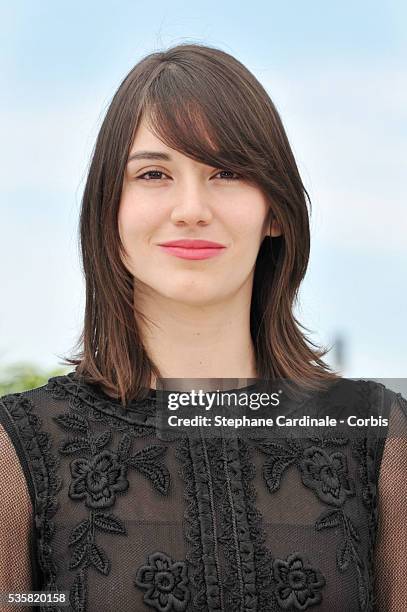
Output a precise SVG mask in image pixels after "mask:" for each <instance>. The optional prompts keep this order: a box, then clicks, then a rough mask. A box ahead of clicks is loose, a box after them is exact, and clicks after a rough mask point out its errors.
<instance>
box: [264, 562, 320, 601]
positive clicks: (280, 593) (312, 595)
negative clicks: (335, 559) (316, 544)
mask: <svg viewBox="0 0 407 612" xmlns="http://www.w3.org/2000/svg"><path fill="white" fill-rule="evenodd" d="M273 569H274V577H275V579H276V580H277V583H278V584H277V588H276V592H277V599H278V603H279V604H280V606H281V607H282V608H284V609H285V610H286V609H288V608H291V607H294V608H296V609H297V610H306V609H307V608H309V607H310V606H315V605H316V604H319V603H320V601H321V599H322V597H321V593H320V590H321V588H322V587H323V586H324V585H325V578H324V576H323V575H322V574H321V572H320V571H319V570H317V569H315V568H313V567H311V566H310V565H309V562H308V560H307V559H306V557H305V556H304V555H301V554H300V553H298V552H297V553H293V554H291V555H289V556H288V557H287V560H286V561H284V560H283V559H275V561H274V563H273Z"/></svg>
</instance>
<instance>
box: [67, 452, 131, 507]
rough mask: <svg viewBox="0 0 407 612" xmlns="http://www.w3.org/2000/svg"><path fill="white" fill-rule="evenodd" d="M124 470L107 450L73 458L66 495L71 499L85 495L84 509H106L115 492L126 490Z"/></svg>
mask: <svg viewBox="0 0 407 612" xmlns="http://www.w3.org/2000/svg"><path fill="white" fill-rule="evenodd" d="M126 473H127V467H126V466H125V465H124V464H123V463H120V462H119V461H118V458H117V455H116V453H114V452H112V451H110V450H108V449H105V450H103V451H102V452H100V453H98V454H97V455H95V456H94V457H92V458H91V459H83V458H81V459H74V460H73V461H72V462H71V474H72V482H71V485H70V487H69V495H70V497H71V498H72V499H83V498H84V497H85V498H86V500H85V504H86V506H88V508H108V507H110V506H112V505H113V504H114V502H115V499H116V493H117V492H119V491H126V490H127V489H128V487H129V481H128V480H127V478H126Z"/></svg>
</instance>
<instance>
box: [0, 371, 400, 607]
mask: <svg viewBox="0 0 407 612" xmlns="http://www.w3.org/2000/svg"><path fill="white" fill-rule="evenodd" d="M381 389H382V388H381V387H380V386H377V387H376V386H374V387H371V386H368V387H366V388H365V387H363V393H360V392H359V391H360V390H358V392H357V393H355V395H356V396H357V397H358V401H359V400H360V401H362V400H361V398H362V399H363V401H365V400H366V402H373V401H376V402H378V403H377V406H376V408H377V410H378V412H379V413H380V414H382V413H383V414H384V415H386V414H387V416H389V417H390V426H389V429H388V432H387V438H386V440H385V444H384V447H383V446H381V445H380V440H379V439H375V440H374V441H373V443H372V444H371V445H368V446H367V447H365V446H364V445H363V444H362V443H360V444H359V443H358V444H356V445H352V444H347V445H344V444H340V445H338V444H337V443H333V444H332V445H330V444H328V443H327V444H325V443H324V444H323V445H321V444H317V443H316V442H315V441H313V442H312V443H311V442H310V441H308V442H307V443H305V441H304V442H298V443H297V444H291V445H290V444H288V445H287V444H284V443H282V442H279V447H278V448H277V447H273V446H272V445H271V446H270V445H269V446H267V445H266V446H264V445H263V446H262V445H260V446H259V445H258V444H257V443H252V442H250V441H247V442H246V441H238V440H232V441H229V442H227V441H225V440H223V441H222V440H221V441H217V442H216V441H213V440H206V441H203V440H201V441H200V442H199V441H193V440H191V439H183V440H180V439H178V440H177V439H175V440H162V439H159V438H158V437H157V435H156V433H155V431H154V430H152V429H151V428H150V426H149V418H150V416H151V414H153V411H154V404H153V403H150V402H149V401H147V402H146V404H144V405H143V406H141V407H137V406H133V408H132V409H131V410H130V411H128V412H124V411H121V410H120V407H119V405H118V403H116V402H115V401H112V400H109V399H108V398H107V396H106V395H104V394H103V393H101V392H100V391H98V390H97V388H93V387H90V386H89V385H84V384H81V383H77V382H75V381H74V380H73V378H72V377H56V378H54V379H50V382H49V383H48V385H46V386H44V387H40V388H38V389H34V390H31V391H29V392H24V393H22V394H13V395H10V396H4V397H3V398H0V423H2V425H3V427H0V442H1V445H0V478H1V498H2V501H1V505H0V550H1V565H0V568H1V574H0V591H13V592H14V591H23V592H24V591H29V590H34V588H35V589H36V590H46V591H49V590H59V591H68V592H69V593H70V605H69V606H68V607H61V608H58V607H45V606H43V607H42V608H41V609H43V610H53V611H54V612H55V611H56V610H59V609H60V610H61V611H63V610H72V611H81V612H93V611H94V610H95V611H96V610H97V611H98V612H111V610H114V609H119V610H123V612H127V611H128V612H130V611H132V612H138V611H140V612H142V611H147V610H152V609H155V610H158V611H159V612H164V611H165V612H171V611H172V610H174V611H177V612H182V611H184V610H186V611H187V612H191V611H192V612H199V611H201V612H203V611H207V610H219V611H220V610H223V611H224V612H229V611H230V612H233V611H234V610H236V611H237V610H239V611H240V612H255V611H256V612H267V611H273V610H292V611H295V610H306V609H310V610H321V611H329V612H336V611H338V612H339V611H341V612H343V611H345V612H356V611H358V610H371V611H374V612H387V611H388V612H405V610H407V595H406V591H407V589H406V584H405V583H406V578H407V566H406V558H407V556H406V552H407V551H406V546H407V544H406V542H407V533H406V530H407V435H406V434H407V409H406V404H405V400H404V399H402V398H401V397H397V396H396V394H395V393H393V392H391V391H389V390H388V389H386V390H385V392H384V394H383V395H380V393H381ZM352 393H353V391H352ZM379 398H381V403H380V402H379ZM361 409H364V408H363V404H362V403H361ZM382 452H383V454H382ZM276 453H277V454H276ZM296 458H297V459H296ZM321 462H322V463H321ZM324 462H325V464H326V465H325V464H324ZM321 465H322V467H324V468H326V467H329V468H330V469H334V470H335V469H336V473H334V474H333V477H337V480H336V481H335V483H334V484H335V486H333V488H331V489H324V488H323V487H322V486H321V480H318V479H316V477H315V470H319V469H320V467H321ZM300 468H301V469H300ZM377 482H378V488H377V500H376V497H375V485H376V483H377ZM30 491H31V495H30ZM31 496H32V497H33V500H35V505H34V504H33V503H32V499H30V497H31ZM375 508H377V509H378V528H377V538H376V546H375V545H374V542H375V534H376V527H375ZM34 515H35V516H34ZM11 561H12V563H11ZM10 609H11V608H6V609H5V610H10ZM15 609H16V610H18V609H21V610H28V608H27V607H25V608H23V607H20V608H19V607H16V608H15ZM34 609H37V608H34Z"/></svg>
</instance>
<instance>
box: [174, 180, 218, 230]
mask: <svg viewBox="0 0 407 612" xmlns="http://www.w3.org/2000/svg"><path fill="white" fill-rule="evenodd" d="M174 197H175V198H176V204H175V206H174V207H173V209H172V211H171V221H172V222H173V223H175V224H177V225H179V224H186V225H195V224H198V223H199V224H202V223H205V224H206V223H209V222H210V221H211V219H212V216H213V215H212V211H211V207H210V205H209V197H210V196H209V194H208V192H207V191H206V190H205V189H204V187H203V186H202V185H200V183H199V180H198V179H193V178H192V179H190V180H188V181H184V182H183V184H182V185H180V188H179V190H178V193H177V194H174Z"/></svg>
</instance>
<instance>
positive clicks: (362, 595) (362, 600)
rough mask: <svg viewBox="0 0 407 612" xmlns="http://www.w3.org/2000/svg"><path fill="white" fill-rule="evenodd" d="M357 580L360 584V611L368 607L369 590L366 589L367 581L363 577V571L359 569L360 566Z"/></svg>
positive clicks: (357, 569)
mask: <svg viewBox="0 0 407 612" xmlns="http://www.w3.org/2000/svg"><path fill="white" fill-rule="evenodd" d="M356 579H357V582H358V589H359V605H360V609H361V610H365V609H366V606H367V596H368V593H367V589H366V582H365V579H364V577H363V574H362V570H361V568H360V567H359V565H356Z"/></svg>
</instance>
